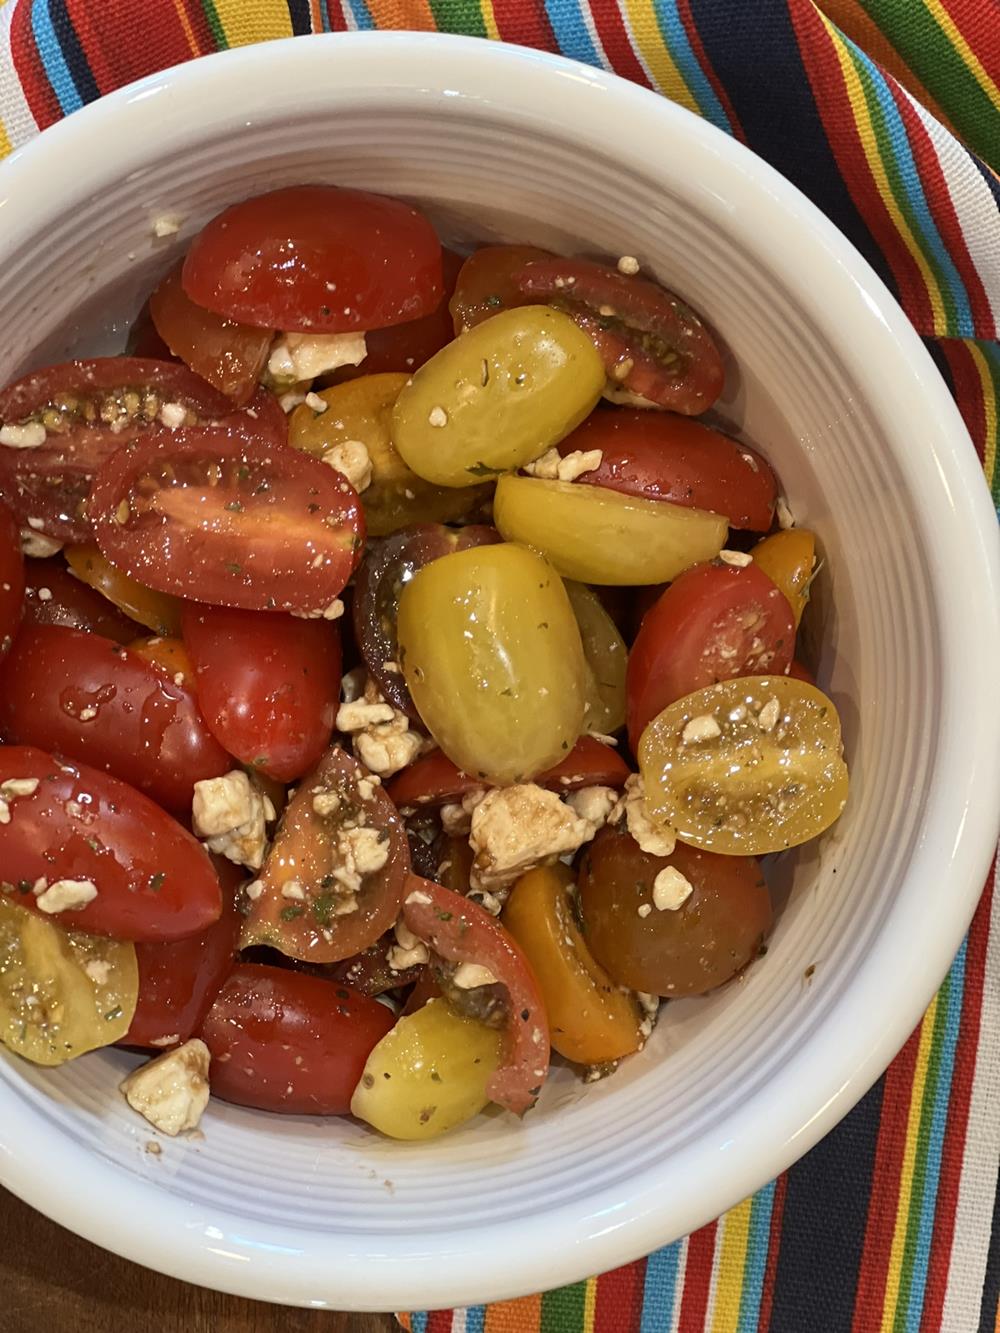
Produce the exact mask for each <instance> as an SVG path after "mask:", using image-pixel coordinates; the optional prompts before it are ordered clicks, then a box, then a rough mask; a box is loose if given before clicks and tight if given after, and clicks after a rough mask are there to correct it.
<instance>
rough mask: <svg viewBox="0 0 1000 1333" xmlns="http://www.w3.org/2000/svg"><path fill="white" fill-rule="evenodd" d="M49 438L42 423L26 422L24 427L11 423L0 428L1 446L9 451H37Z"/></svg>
mask: <svg viewBox="0 0 1000 1333" xmlns="http://www.w3.org/2000/svg"><path fill="white" fill-rule="evenodd" d="M46 437H47V432H46V430H45V427H44V426H43V425H42V423H41V422H40V421H26V422H25V423H24V425H23V426H17V425H14V424H13V423H9V424H8V425H6V426H0V444H5V445H6V446H7V448H8V449H37V448H38V446H39V445H40V444H44V443H45V440H46Z"/></svg>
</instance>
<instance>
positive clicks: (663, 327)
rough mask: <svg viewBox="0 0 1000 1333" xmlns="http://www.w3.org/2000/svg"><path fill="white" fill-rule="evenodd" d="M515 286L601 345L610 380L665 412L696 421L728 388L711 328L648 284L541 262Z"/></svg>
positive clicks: (580, 264)
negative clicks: (566, 317)
mask: <svg viewBox="0 0 1000 1333" xmlns="http://www.w3.org/2000/svg"><path fill="white" fill-rule="evenodd" d="M513 282H514V286H515V288H516V289H518V290H519V291H520V292H521V293H522V295H523V297H524V298H525V299H526V300H528V301H545V302H548V304H550V305H553V306H555V307H556V309H557V310H563V311H565V313H566V314H568V315H570V316H572V318H573V319H575V320H576V322H577V323H578V324H579V325H580V327H581V328H582V329H585V330H586V332H587V333H588V334H589V335H590V337H591V338H592V339H593V341H594V346H595V347H596V348H597V350H598V351H599V352H600V354H601V357H602V359H603V361H604V366H605V369H606V371H607V373H608V378H609V379H610V380H611V381H612V382H613V383H614V384H616V385H618V387H619V388H621V389H623V390H625V391H626V392H628V393H634V394H638V395H639V397H641V398H644V399H646V400H647V401H648V402H650V403H654V404H656V405H657V406H658V407H666V408H670V409H671V410H672V411H674V412H683V413H685V414H686V415H689V416H697V415H698V414H699V413H700V412H707V411H708V409H709V408H710V407H711V406H712V404H713V403H714V402H715V400H716V399H717V398H718V396H719V394H720V393H721V392H722V387H723V384H724V381H725V369H724V367H723V364H722V356H721V354H720V352H719V349H718V347H717V346H716V343H715V340H714V338H713V337H712V334H711V333H710V332H709V330H708V328H707V327H706V326H705V324H704V323H703V322H702V320H701V319H700V318H699V317H698V315H697V314H695V312H694V311H693V310H692V309H691V307H690V306H689V305H687V304H686V303H685V302H684V301H682V300H681V299H680V297H678V296H675V295H674V294H673V292H668V291H667V290H666V289H665V288H663V287H660V286H659V285H658V284H657V283H655V282H649V281H648V280H647V279H645V278H638V277H629V276H626V275H625V274H622V273H619V272H617V271H616V270H615V269H612V268H607V267H605V265H603V264H595V263H592V262H591V261H590V260H586V259H559V258H556V259H548V260H538V261H535V262H533V263H531V264H529V265H527V266H526V267H525V268H524V269H522V270H521V272H520V273H519V274H516V275H515V276H514V279H513Z"/></svg>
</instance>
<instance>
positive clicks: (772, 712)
mask: <svg viewBox="0 0 1000 1333" xmlns="http://www.w3.org/2000/svg"><path fill="white" fill-rule="evenodd" d="M780 717H781V704H779V703H778V700H777V699H776V698H771V699H768V701H767V703H766V704H765V705H764V707H763V708H762V709H761V710H760V712H759V713H758V715H757V725H758V727H760V729H761V731H773V730H774V729H775V727H776V726H777V725H778V719H779V718H780Z"/></svg>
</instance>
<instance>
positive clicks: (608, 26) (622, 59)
mask: <svg viewBox="0 0 1000 1333" xmlns="http://www.w3.org/2000/svg"><path fill="white" fill-rule="evenodd" d="M590 12H591V14H592V15H593V17H594V27H595V28H596V29H597V35H598V37H599V38H600V39H601V45H602V46H603V47H604V54H605V55H606V56H607V57H608V59H609V60H610V61H611V64H612V66H613V68H614V71H615V73H616V74H620V75H621V76H622V77H623V78H626V79H631V80H632V82H633V83H641V84H642V86H643V87H644V88H651V87H652V86H653V85H652V84H651V83H650V81H649V79H648V78H647V77H646V71H645V70H644V69H643V67H642V63H641V61H640V60H639V57H638V56H637V55H636V53H635V49H634V48H633V46H632V43H631V41H630V40H629V35H628V29H627V28H626V27H625V21H624V19H623V18H622V12H621V10H620V9H619V8H618V5H617V4H615V3H614V0H608V3H606V4H593V5H591V10H590Z"/></svg>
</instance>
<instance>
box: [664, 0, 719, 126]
mask: <svg viewBox="0 0 1000 1333" xmlns="http://www.w3.org/2000/svg"><path fill="white" fill-rule="evenodd" d="M653 9H654V12H655V14H656V21H657V23H658V24H659V27H660V33H661V35H662V37H663V40H664V42H665V43H666V45H667V49H668V50H669V52H670V54H671V56H672V57H673V60H674V63H675V64H676V66H677V68H678V69H679V70H680V72H681V77H682V78H683V79H684V82H685V83H686V84H687V86H688V91H689V92H690V94H691V96H692V97H693V98H694V100H695V101H696V102H697V103H698V109H699V110H700V111H701V114H702V115H703V116H704V117H705V119H706V120H710V121H711V122H712V124H713V125H716V126H718V128H719V129H720V130H725V132H726V133H727V134H732V132H733V127H732V125H731V124H730V122H729V117H728V116H727V115H726V113H725V110H724V109H723V106H722V103H721V102H720V101H719V99H718V97H717V96H716V93H715V89H714V88H713V87H712V85H711V83H710V82H709V79H708V77H707V75H706V74H705V71H704V70H703V69H702V67H701V65H700V64H699V62H698V57H697V56H696V55H695V53H694V50H693V48H692V46H691V42H690V39H689V38H688V35H687V29H686V28H685V27H684V20H683V19H682V18H681V16H680V12H679V10H678V8H677V0H654V5H653Z"/></svg>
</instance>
